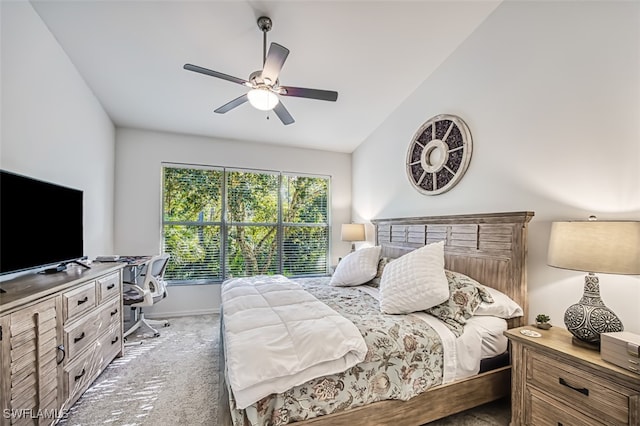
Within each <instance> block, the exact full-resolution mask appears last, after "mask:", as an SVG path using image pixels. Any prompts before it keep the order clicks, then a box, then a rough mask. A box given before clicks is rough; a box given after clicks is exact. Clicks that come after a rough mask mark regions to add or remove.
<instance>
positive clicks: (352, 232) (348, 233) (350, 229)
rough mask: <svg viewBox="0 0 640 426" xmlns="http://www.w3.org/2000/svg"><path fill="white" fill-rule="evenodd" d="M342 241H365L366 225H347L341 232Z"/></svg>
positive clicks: (343, 226) (344, 225)
mask: <svg viewBox="0 0 640 426" xmlns="http://www.w3.org/2000/svg"><path fill="white" fill-rule="evenodd" d="M340 239H341V240H342V241H364V240H365V234H364V224H363V223H345V224H343V225H342V229H341V232H340Z"/></svg>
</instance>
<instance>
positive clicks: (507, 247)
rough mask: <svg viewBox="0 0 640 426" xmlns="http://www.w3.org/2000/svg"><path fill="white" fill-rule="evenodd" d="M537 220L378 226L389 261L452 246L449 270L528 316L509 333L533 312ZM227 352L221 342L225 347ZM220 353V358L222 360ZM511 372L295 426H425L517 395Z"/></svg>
mask: <svg viewBox="0 0 640 426" xmlns="http://www.w3.org/2000/svg"><path fill="white" fill-rule="evenodd" d="M533 215H534V213H533V212H509V213H486V214H471V215H453V216H431V217H412V218H397V219H375V220H372V221H371V222H372V223H373V224H374V225H375V229H376V231H375V233H376V244H377V245H380V246H382V256H388V257H399V256H401V255H402V254H405V253H407V252H409V251H411V250H415V249H416V248H419V247H422V246H424V245H426V244H429V243H432V242H436V241H442V240H444V241H445V267H446V268H447V269H450V270H453V271H457V272H461V273H463V274H465V275H468V276H470V277H472V278H474V279H476V280H477V281H479V282H481V283H483V284H485V285H487V286H490V287H493V288H495V289H498V290H500V291H501V292H503V293H505V294H506V295H508V296H509V297H511V298H512V299H513V300H515V301H516V302H518V304H519V305H520V306H522V308H523V309H524V316H523V317H521V318H516V319H512V320H509V321H508V327H509V328H513V327H519V326H522V325H525V323H526V321H527V318H528V304H527V268H526V266H527V265H526V261H527V224H528V223H529V221H530V220H531V218H532V217H533ZM221 346H222V342H221ZM222 352H223V351H222V350H221V354H222ZM222 358H223V357H222V356H221V359H220V366H221V367H220V368H221V370H220V371H221V374H220V392H219V393H220V407H219V411H218V413H219V418H220V422H221V424H222V425H227V424H231V420H230V413H229V399H228V398H229V396H228V393H227V386H226V385H225V383H224V360H223V359H222ZM510 389H511V366H506V367H501V368H498V369H495V370H491V371H488V372H486V373H482V374H478V375H476V376H473V377H469V378H466V379H463V380H460V381H456V382H453V383H449V384H446V385H441V386H436V387H434V388H431V389H429V390H428V391H426V392H424V393H422V394H420V395H417V396H415V397H413V398H411V399H410V400H408V401H398V400H389V401H379V402H375V403H373V404H369V405H366V406H362V407H357V408H353V409H350V410H348V411H344V412H340V413H334V414H329V415H326V416H321V417H316V418H313V419H310V420H305V421H303V422H296V423H293V424H295V425H296V426H298V425H299V426H303V425H313V426H325V425H326V426H341V425H344V426H347V425H348V426H352V425H394V426H401V425H421V424H424V423H428V422H431V421H434V420H438V419H441V418H443V417H447V416H449V415H452V414H455V413H458V412H461V411H464V410H467V409H469V408H473V407H477V406H479V405H482V404H485V403H488V402H491V401H495V400H497V399H500V398H503V397H506V396H508V395H510Z"/></svg>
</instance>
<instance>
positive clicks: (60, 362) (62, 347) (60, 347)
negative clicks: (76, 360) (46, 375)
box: [57, 345, 67, 365]
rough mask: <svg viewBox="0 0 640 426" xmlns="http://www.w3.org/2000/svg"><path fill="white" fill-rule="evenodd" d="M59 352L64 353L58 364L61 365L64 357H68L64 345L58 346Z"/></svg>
mask: <svg viewBox="0 0 640 426" xmlns="http://www.w3.org/2000/svg"><path fill="white" fill-rule="evenodd" d="M58 350H59V351H60V352H62V358H61V359H60V361H58V362H57V364H58V365H60V364H62V361H64V357H65V356H67V353H66V352H65V350H64V345H58Z"/></svg>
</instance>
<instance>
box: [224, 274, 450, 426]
mask: <svg viewBox="0 0 640 426" xmlns="http://www.w3.org/2000/svg"><path fill="white" fill-rule="evenodd" d="M295 281H296V282H298V283H300V284H301V285H302V286H303V287H304V288H305V289H306V290H307V291H309V292H310V293H311V294H313V295H314V296H315V297H316V298H317V299H319V300H320V301H322V302H324V303H325V304H327V305H328V306H330V307H331V308H332V309H334V310H335V311H336V312H338V313H340V314H341V315H343V316H344V317H346V318H347V319H349V320H350V321H352V322H353V323H354V324H355V325H356V327H358V329H359V330H360V332H361V333H362V336H363V337H364V339H365V342H366V343H367V348H368V352H367V356H366V359H365V360H364V361H363V362H361V363H360V364H357V365H356V366H354V367H352V368H350V369H349V370H347V371H344V372H342V373H339V374H334V375H331V376H324V377H319V378H316V379H313V380H311V381H309V382H306V383H304V384H302V385H300V386H296V387H294V388H292V389H290V390H288V391H287V392H285V393H282V394H272V395H270V396H268V397H265V398H263V399H262V400H260V401H258V402H257V403H256V404H254V405H252V406H250V407H247V408H246V409H244V410H237V409H235V403H234V401H233V394H232V393H231V390H230V389H229V394H230V395H231V397H230V404H231V417H232V419H233V424H234V425H236V426H240V425H247V424H251V425H274V426H277V425H284V424H287V423H290V422H295V421H301V420H306V419H310V418H313V417H317V416H320V415H324V414H330V413H335V412H340V411H344V410H346V409H349V408H353V407H358V406H361V405H365V404H369V403H372V402H375V401H380V400H386V399H400V400H408V399H410V398H411V397H413V396H415V395H418V394H419V393H421V392H423V391H425V390H427V389H429V388H430V387H432V386H437V385H439V384H440V383H441V382H442V374H443V368H444V366H443V363H444V356H443V347H442V343H441V341H440V337H439V336H438V334H437V333H436V332H435V331H434V330H433V329H432V328H431V327H430V326H429V325H427V324H426V323H425V322H424V321H422V320H420V319H419V318H416V317H414V316H412V315H385V314H382V313H381V312H380V307H379V304H378V301H377V300H376V299H375V298H374V297H372V296H370V295H369V294H367V293H366V292H364V291H363V290H361V289H360V288H359V287H333V286H330V285H329V284H328V283H329V278H326V277H321V278H305V279H296V280H295Z"/></svg>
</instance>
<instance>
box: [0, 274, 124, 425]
mask: <svg viewBox="0 0 640 426" xmlns="http://www.w3.org/2000/svg"><path fill="white" fill-rule="evenodd" d="M122 267H123V264H119V263H93V264H92V265H91V269H85V268H82V267H80V266H77V265H74V264H70V265H69V266H68V269H67V270H66V271H63V272H58V273H56V274H44V275H43V274H29V275H25V276H22V277H19V278H16V279H13V280H10V281H5V282H2V283H0V288H2V289H3V290H5V291H6V293H1V294H0V344H1V346H0V366H1V367H2V368H1V370H0V409H1V410H2V412H1V413H0V425H2V426H4V425H12V424H20V425H22V424H28V425H33V424H51V423H53V422H55V421H56V420H57V418H59V417H61V416H64V415H65V413H66V411H67V410H68V409H69V408H70V407H71V405H73V404H74V403H75V402H76V401H77V399H78V398H79V397H80V396H81V395H82V393H83V392H84V391H85V390H86V389H87V388H88V387H89V385H90V384H91V383H92V382H93V381H94V380H95V379H96V378H97V377H98V375H100V373H101V372H102V371H103V370H104V368H105V367H106V366H107V365H108V364H109V363H110V362H111V361H112V360H113V359H114V358H115V357H117V356H122V355H123V342H122Z"/></svg>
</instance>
